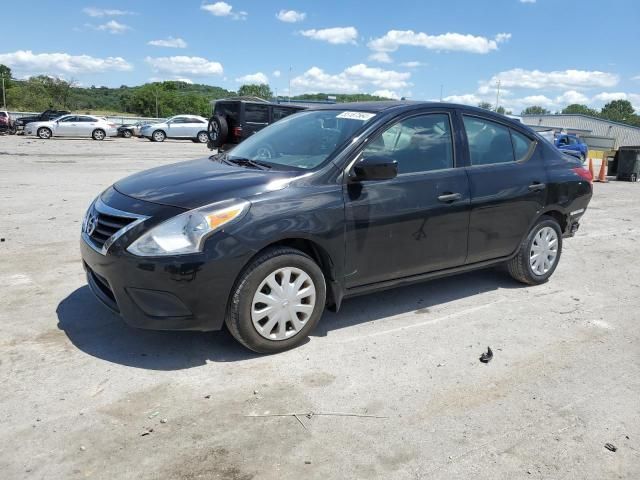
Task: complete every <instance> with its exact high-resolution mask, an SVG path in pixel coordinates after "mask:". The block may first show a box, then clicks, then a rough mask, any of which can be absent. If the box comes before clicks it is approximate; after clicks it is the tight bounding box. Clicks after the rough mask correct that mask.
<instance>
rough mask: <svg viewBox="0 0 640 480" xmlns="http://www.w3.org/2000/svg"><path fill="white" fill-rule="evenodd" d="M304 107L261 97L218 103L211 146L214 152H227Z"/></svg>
mask: <svg viewBox="0 0 640 480" xmlns="http://www.w3.org/2000/svg"><path fill="white" fill-rule="evenodd" d="M305 108H306V107H303V106H299V105H288V104H281V103H271V102H267V101H265V100H261V99H259V98H230V99H225V100H218V101H216V103H215V107H214V110H213V115H212V116H211V119H210V120H209V142H208V147H209V148H210V149H211V150H213V149H216V148H217V149H219V150H226V149H228V148H229V147H231V146H233V145H236V144H238V143H240V142H242V141H243V140H244V139H246V138H248V137H249V136H251V135H253V134H254V133H256V132H257V131H259V130H262V129H263V128H264V127H266V126H267V125H269V124H271V123H273V122H276V121H278V120H280V119H281V118H285V117H288V116H289V115H291V114H292V113H296V112H299V111H301V110H304V109H305Z"/></svg>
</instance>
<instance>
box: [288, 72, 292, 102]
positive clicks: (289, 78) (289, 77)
mask: <svg viewBox="0 0 640 480" xmlns="http://www.w3.org/2000/svg"><path fill="white" fill-rule="evenodd" d="M292 68H293V67H289V75H288V80H289V91H288V92H287V93H288V94H289V103H291V69H292Z"/></svg>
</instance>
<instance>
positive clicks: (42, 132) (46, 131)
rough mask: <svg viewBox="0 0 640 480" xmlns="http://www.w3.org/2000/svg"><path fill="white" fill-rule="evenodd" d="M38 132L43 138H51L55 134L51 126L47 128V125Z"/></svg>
mask: <svg viewBox="0 0 640 480" xmlns="http://www.w3.org/2000/svg"><path fill="white" fill-rule="evenodd" d="M36 134H37V135H38V137H39V138H42V139H43V140H49V139H50V138H51V137H52V136H53V132H52V131H51V129H50V128H47V127H40V128H39V129H38V131H37V132H36Z"/></svg>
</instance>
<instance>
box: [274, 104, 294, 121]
mask: <svg viewBox="0 0 640 480" xmlns="http://www.w3.org/2000/svg"><path fill="white" fill-rule="evenodd" d="M292 113H296V110H293V109H291V108H282V107H273V121H274V122H275V121H276V120H280V119H281V118H284V117H288V116H289V115H291V114H292Z"/></svg>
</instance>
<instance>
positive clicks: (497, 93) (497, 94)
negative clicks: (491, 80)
mask: <svg viewBox="0 0 640 480" xmlns="http://www.w3.org/2000/svg"><path fill="white" fill-rule="evenodd" d="M499 103H500V80H498V90H497V91H496V110H495V111H496V112H497V111H498V104H499Z"/></svg>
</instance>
